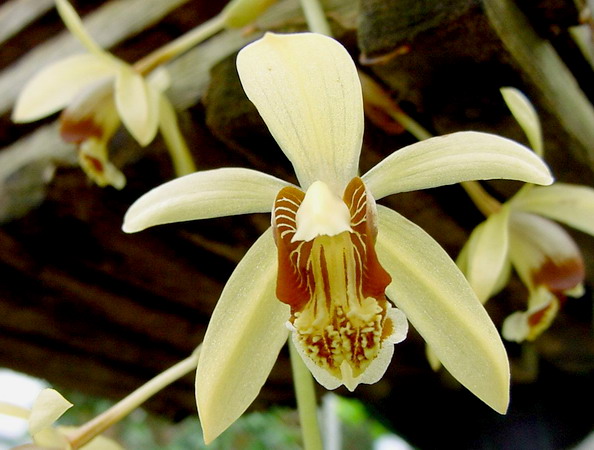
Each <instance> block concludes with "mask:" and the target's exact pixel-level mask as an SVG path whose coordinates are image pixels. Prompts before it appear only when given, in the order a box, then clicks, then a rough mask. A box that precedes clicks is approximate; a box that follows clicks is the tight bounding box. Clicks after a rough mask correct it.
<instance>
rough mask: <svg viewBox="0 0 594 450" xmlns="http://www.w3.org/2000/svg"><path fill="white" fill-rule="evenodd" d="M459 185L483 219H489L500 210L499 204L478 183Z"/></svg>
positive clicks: (466, 182) (464, 182) (469, 182)
mask: <svg viewBox="0 0 594 450" xmlns="http://www.w3.org/2000/svg"><path fill="white" fill-rule="evenodd" d="M460 185H461V186H462V188H464V190H465V191H466V193H467V194H468V196H469V197H470V199H471V200H472V203H474V205H475V206H476V207H477V208H478V210H479V211H480V212H481V213H483V215H484V216H485V217H489V216H490V215H491V214H493V213H496V212H497V211H499V209H500V208H501V203H499V201H497V200H496V199H494V198H493V197H491V196H490V195H489V194H488V193H487V191H485V189H483V187H482V186H481V184H480V183H479V182H478V181H463V182H462V183H460Z"/></svg>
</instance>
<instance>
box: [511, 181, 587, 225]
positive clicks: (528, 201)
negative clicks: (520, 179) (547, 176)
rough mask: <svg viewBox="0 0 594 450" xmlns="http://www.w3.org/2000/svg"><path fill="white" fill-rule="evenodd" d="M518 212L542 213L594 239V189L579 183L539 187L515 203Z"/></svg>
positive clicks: (520, 196)
mask: <svg viewBox="0 0 594 450" xmlns="http://www.w3.org/2000/svg"><path fill="white" fill-rule="evenodd" d="M512 204H513V207H514V209H517V210H523V211H527V212H531V213H534V214H540V215H542V216H545V217H548V218H549V219H553V220H557V221H559V222H561V223H564V224H566V225H569V226H570V227H573V228H575V229H576V230H580V231H583V232H584V233H588V234H590V235H593V236H594V189H592V188H591V187H587V186H580V185H577V184H566V183H555V184H553V185H552V186H547V187H539V186H535V187H534V188H533V189H531V190H529V191H528V192H526V193H525V194H523V195H518V196H516V197H514V199H513V200H512Z"/></svg>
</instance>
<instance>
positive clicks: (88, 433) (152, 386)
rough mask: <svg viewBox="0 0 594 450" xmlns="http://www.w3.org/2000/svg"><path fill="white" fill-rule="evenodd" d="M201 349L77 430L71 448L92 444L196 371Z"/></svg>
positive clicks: (70, 436) (71, 440) (71, 434)
mask: <svg viewBox="0 0 594 450" xmlns="http://www.w3.org/2000/svg"><path fill="white" fill-rule="evenodd" d="M200 347H201V346H198V348H197V349H196V350H195V351H194V353H192V355H191V356H189V357H188V358H186V359H184V360H183V361H180V362H178V363H177V364H175V365H174V366H172V367H170V368H169V369H167V370H165V371H164V372H162V373H160V374H159V375H157V376H156V377H155V378H153V379H152V380H150V381H149V382H147V383H145V384H143V385H142V386H141V387H139V388H138V389H136V390H135V391H134V392H132V393H131V394H130V395H128V396H127V397H125V398H124V399H122V400H120V401H119V402H118V403H116V404H115V405H113V406H112V407H111V408H109V409H108V410H107V411H105V412H103V413H101V414H99V415H98V416H97V417H95V418H94V419H91V420H90V421H89V422H87V423H85V424H84V425H82V426H81V427H79V428H77V429H76V430H75V431H74V432H72V433H70V434H69V435H68V439H69V441H70V446H71V448H72V449H73V450H76V449H78V448H80V447H82V446H83V445H85V444H87V443H88V442H90V441H91V440H92V439H93V438H94V437H96V436H98V435H99V434H101V433H102V432H104V431H105V430H106V429H108V428H109V427H110V426H112V425H113V424H115V423H117V422H119V421H120V420H121V419H122V418H124V417H125V416H127V415H128V414H130V413H131V412H132V411H134V410H135V409H136V408H137V407H138V406H140V405H141V404H142V403H144V402H145V401H146V400H148V399H149V398H150V397H152V396H153V395H154V394H156V393H157V392H159V391H160V390H161V389H163V388H164V387H166V386H168V385H169V384H171V383H173V382H174V381H176V380H178V379H179V378H181V377H183V376H184V375H186V374H188V373H189V372H191V371H192V370H195V369H196V367H197V366H198V357H199V355H200Z"/></svg>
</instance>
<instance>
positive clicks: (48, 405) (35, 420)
mask: <svg viewBox="0 0 594 450" xmlns="http://www.w3.org/2000/svg"><path fill="white" fill-rule="evenodd" d="M71 407H72V403H70V402H69V401H68V400H66V399H65V398H64V397H63V396H62V394H60V393H59V392H58V391H56V390H54V389H44V390H43V391H41V392H40V393H39V396H38V397H37V399H36V400H35V403H33V407H32V408H31V416H30V417H29V432H30V433H31V435H32V436H35V435H36V434H37V433H38V432H39V431H41V430H42V429H43V428H47V427H49V426H51V425H52V424H53V423H54V422H55V421H56V420H57V419H58V418H59V417H60V416H62V414H64V413H65V412H66V411H67V410H68V409H69V408H71Z"/></svg>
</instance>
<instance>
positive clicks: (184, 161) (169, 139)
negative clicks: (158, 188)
mask: <svg viewBox="0 0 594 450" xmlns="http://www.w3.org/2000/svg"><path fill="white" fill-rule="evenodd" d="M160 113H161V124H160V130H161V135H162V136H163V140H164V141H165V145H166V146H167V149H168V150H169V156H170V157H171V161H172V162H173V169H174V170H175V175H176V176H177V177H181V176H183V175H188V174H190V173H194V172H196V164H194V160H193V159H192V154H191V153H190V149H189V148H188V146H187V144H186V140H185V139H184V136H183V134H182V132H181V130H180V129H179V123H178V121H177V115H176V113H175V110H174V109H173V105H171V103H170V102H169V100H167V98H166V97H165V96H164V95H162V96H161V104H160Z"/></svg>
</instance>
